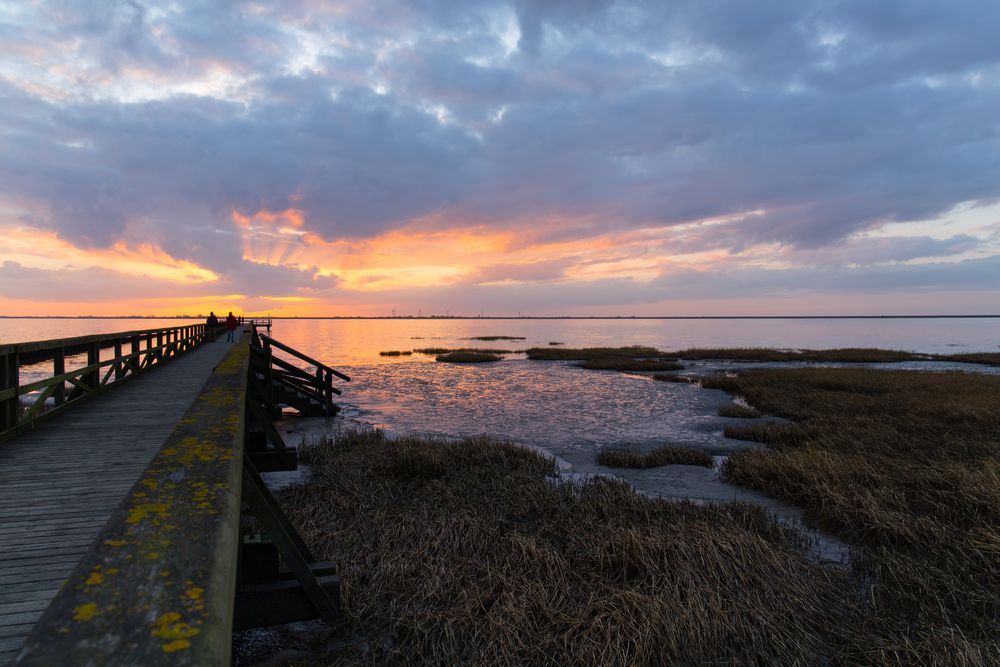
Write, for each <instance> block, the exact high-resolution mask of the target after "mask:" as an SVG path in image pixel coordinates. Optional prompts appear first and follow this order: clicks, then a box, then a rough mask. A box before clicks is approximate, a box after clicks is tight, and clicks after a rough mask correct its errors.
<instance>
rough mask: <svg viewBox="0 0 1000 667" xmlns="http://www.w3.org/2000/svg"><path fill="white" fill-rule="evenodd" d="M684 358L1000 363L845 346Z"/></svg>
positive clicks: (710, 351)
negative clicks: (826, 348) (828, 348)
mask: <svg viewBox="0 0 1000 667" xmlns="http://www.w3.org/2000/svg"><path fill="white" fill-rule="evenodd" d="M675 354H676V356H677V357H679V358H681V359H727V360H733V361H771V362H781V361H818V362H831V363H892V362H899V361H952V362H962V363H971V364H986V365H989V366H1000V353H998V352H969V353H962V354H924V353H921V352H907V351H904V350H880V349H877V348H866V347H846V348H839V349H832V350H778V349H773V348H766V347H735V348H690V349H687V350H680V351H679V352H676V353H675Z"/></svg>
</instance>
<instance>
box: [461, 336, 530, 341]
mask: <svg viewBox="0 0 1000 667" xmlns="http://www.w3.org/2000/svg"><path fill="white" fill-rule="evenodd" d="M468 340H525V338H524V336H472V337H471V338H469V339H468Z"/></svg>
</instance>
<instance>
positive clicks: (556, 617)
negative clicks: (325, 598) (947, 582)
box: [282, 432, 854, 666]
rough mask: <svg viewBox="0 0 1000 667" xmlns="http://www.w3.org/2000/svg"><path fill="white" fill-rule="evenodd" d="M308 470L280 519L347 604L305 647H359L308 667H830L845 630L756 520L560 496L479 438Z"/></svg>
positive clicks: (580, 493) (622, 488) (826, 596)
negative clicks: (346, 642)
mask: <svg viewBox="0 0 1000 667" xmlns="http://www.w3.org/2000/svg"><path fill="white" fill-rule="evenodd" d="M302 460H303V461H305V462H307V463H309V464H310V465H311V467H312V478H311V479H312V481H311V482H310V483H309V484H308V485H304V486H299V487H292V488H290V489H287V490H285V491H283V492H282V506H283V507H284V509H285V511H286V512H287V513H288V514H289V516H290V518H291V519H292V521H293V523H294V524H295V525H296V526H297V528H298V530H299V532H300V533H301V534H302V536H303V537H304V539H305V540H306V541H307V542H308V543H309V545H310V548H311V549H312V550H313V551H314V552H315V554H316V556H317V557H319V558H321V559H323V560H332V561H336V562H337V563H338V564H339V574H340V576H341V577H342V582H343V584H342V585H343V587H344V591H345V613H346V620H345V622H344V623H343V624H342V625H341V626H340V627H338V628H335V629H333V630H331V631H330V634H329V635H328V636H325V637H322V638H318V639H317V642H316V646H317V647H326V646H329V645H330V644H331V642H336V641H338V638H342V637H354V638H357V637H362V638H364V640H363V641H361V642H360V643H356V644H355V648H353V649H351V650H350V651H348V652H346V653H341V654H339V655H325V656H317V658H316V662H323V661H324V660H325V661H326V662H330V663H332V662H334V661H335V662H336V663H337V664H345V665H346V664H357V665H360V664H377V665H388V664H393V665H395V664H421V665H429V664H441V665H456V664H464V665H472V664H481V665H541V664H548V665H611V666H615V665H696V664H697V665H702V664H787V665H792V664H826V663H829V662H830V661H831V659H832V658H836V657H837V656H838V655H839V653H838V651H839V647H840V646H842V645H843V644H844V642H845V638H844V634H845V633H846V632H848V631H850V628H851V625H850V621H851V618H850V616H851V613H852V610H853V608H854V603H853V595H854V594H853V591H852V588H851V587H852V584H851V582H850V580H849V578H848V574H847V573H846V572H845V571H843V570H839V569H836V568H827V567H823V566H820V565H818V564H814V563H811V562H809V561H808V560H806V559H805V558H804V557H803V555H802V545H803V543H804V537H803V536H802V534H801V533H799V532H797V531H796V530H794V529H792V528H789V527H786V526H782V525H780V524H777V523H776V522H774V521H773V520H772V519H770V518H769V517H768V515H767V513H766V512H765V511H764V510H763V509H761V508H759V507H754V506H750V505H745V504H736V503H734V504H726V505H707V506H705V505H695V504H693V503H688V502H671V501H664V500H659V499H654V498H649V497H646V496H642V495H640V494H638V493H636V492H635V491H634V490H633V489H632V488H631V487H629V486H628V485H626V484H624V483H622V482H618V481H615V480H608V479H598V480H595V481H592V482H589V483H587V484H585V485H583V486H573V485H570V484H563V483H559V482H555V481H553V478H552V477H551V475H552V474H553V472H554V464H553V462H552V461H551V460H550V459H547V458H544V457H542V456H539V455H538V454H536V453H534V452H531V451H528V450H526V449H523V448H519V447H516V446H512V445H507V444H503V443H500V442H496V441H493V440H488V439H484V438H476V439H469V440H464V441H461V442H446V441H434V440H423V439H417V438H401V439H399V440H394V441H389V440H387V439H385V438H383V437H382V436H381V435H380V434H379V433H377V432H368V433H362V434H359V433H352V434H347V435H344V436H342V437H340V438H338V439H337V440H336V441H335V442H332V443H326V444H323V445H320V446H317V447H314V448H311V449H309V450H307V451H303V453H302ZM318 650H322V649H318ZM324 664H326V663H324Z"/></svg>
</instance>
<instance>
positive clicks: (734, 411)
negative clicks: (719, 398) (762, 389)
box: [718, 403, 760, 419]
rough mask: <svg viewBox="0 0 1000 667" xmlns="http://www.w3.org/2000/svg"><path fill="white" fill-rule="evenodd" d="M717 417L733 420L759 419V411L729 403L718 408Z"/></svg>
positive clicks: (747, 406)
mask: <svg viewBox="0 0 1000 667" xmlns="http://www.w3.org/2000/svg"><path fill="white" fill-rule="evenodd" d="M718 415H719V416H720V417H732V418H734V419H755V418H757V417H760V411H759V410H758V409H757V408H753V407H750V406H749V405H742V404H740V403H729V404H727V405H723V406H722V407H721V408H719V412H718Z"/></svg>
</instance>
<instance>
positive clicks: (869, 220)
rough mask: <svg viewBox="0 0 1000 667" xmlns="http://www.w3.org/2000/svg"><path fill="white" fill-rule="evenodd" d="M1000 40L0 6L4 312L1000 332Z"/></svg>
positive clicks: (772, 20) (733, 11) (555, 17)
mask: <svg viewBox="0 0 1000 667" xmlns="http://www.w3.org/2000/svg"><path fill="white" fill-rule="evenodd" d="M997 26H1000V2H997V1H996V0H981V1H972V0H969V1H961V0H956V1H954V2H940V1H938V0H879V1H878V2H873V1H872V0H844V1H839V2H835V1H828V2H815V1H812V0H799V1H795V2H792V1H785V0H782V1H777V0H758V1H756V2H746V1H744V0H679V1H677V2H665V1H659V0H651V1H649V2H610V1H608V2H606V1H602V0H558V1H557V0H549V1H541V0H539V1H537V2H535V1H529V0H523V1H515V2H512V3H505V2H499V1H493V0H466V1H463V2H453V1H450V0H414V1H412V2H403V1H401V0H398V1H394V0H372V1H365V0H349V1H343V2H336V1H333V0H330V1H326V2H324V1H316V2H312V1H309V0H289V1H287V2H259V3H238V2H217V3H213V2H207V1H199V2H155V3H154V2H148V3H140V2H135V1H128V0H125V1H114V2H112V1H103V0H98V1H87V2H84V1H80V2H72V1H63V2H41V1H39V2H29V1H27V0H16V1H11V2H2V1H0V314H6V315H76V314H88V315H128V314H158V315H173V314H175V313H191V314H195V313H207V312H208V310H210V309H214V310H215V311H216V312H219V311H222V312H225V311H228V310H234V311H241V312H245V313H265V312H270V313H272V314H277V315H315V316H322V315H385V314H389V313H390V312H392V310H395V311H396V313H397V314H400V315H407V314H413V315H416V314H417V313H418V312H422V313H423V314H424V315H427V314H432V313H440V314H444V313H446V312H448V313H451V314H453V315H454V314H469V315H474V314H479V313H480V312H483V313H485V314H487V315H494V316H500V315H513V314H517V313H518V312H520V313H522V314H525V315H543V314H552V315H633V314H634V315H718V314H733V315H754V314H762V315H775V314H802V315H809V314H959V313H997V312H1000V298H998V295H1000V290H998V288H1000V37H998V32H997Z"/></svg>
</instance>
